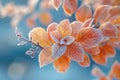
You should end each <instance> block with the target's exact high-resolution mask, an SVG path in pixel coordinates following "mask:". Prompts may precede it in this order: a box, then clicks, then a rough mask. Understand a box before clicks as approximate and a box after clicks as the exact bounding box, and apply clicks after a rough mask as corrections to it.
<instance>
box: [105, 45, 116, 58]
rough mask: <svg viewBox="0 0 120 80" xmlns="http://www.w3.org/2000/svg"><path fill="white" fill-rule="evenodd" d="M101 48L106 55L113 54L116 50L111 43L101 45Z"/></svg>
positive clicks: (110, 55) (111, 55)
mask: <svg viewBox="0 0 120 80" xmlns="http://www.w3.org/2000/svg"><path fill="white" fill-rule="evenodd" d="M103 48H104V50H105V52H106V54H107V56H109V57H113V56H115V54H116V50H115V49H114V48H113V47H112V46H111V45H109V44H106V45H104V46H103Z"/></svg>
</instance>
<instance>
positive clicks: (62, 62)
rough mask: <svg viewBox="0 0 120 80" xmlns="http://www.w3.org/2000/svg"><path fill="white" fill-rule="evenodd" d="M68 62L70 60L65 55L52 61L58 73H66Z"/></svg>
mask: <svg viewBox="0 0 120 80" xmlns="http://www.w3.org/2000/svg"><path fill="white" fill-rule="evenodd" d="M70 62H71V61H70V59H69V58H68V57H67V56H66V55H63V56H61V57H60V58H58V59H56V60H55V61H54V68H55V69H56V70H57V71H58V72H66V71H67V69H68V68H69V66H70Z"/></svg>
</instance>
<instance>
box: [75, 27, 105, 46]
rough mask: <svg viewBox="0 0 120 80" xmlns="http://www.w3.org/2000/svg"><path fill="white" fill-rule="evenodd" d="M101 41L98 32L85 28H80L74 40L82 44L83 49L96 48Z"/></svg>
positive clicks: (100, 35) (101, 37) (99, 32)
mask: <svg viewBox="0 0 120 80" xmlns="http://www.w3.org/2000/svg"><path fill="white" fill-rule="evenodd" d="M102 39H103V36H102V33H101V31H100V30H98V29H95V28H91V27H87V28H82V29H81V30H80V31H79V33H78V35H77V38H76V41H77V42H79V43H80V44H82V46H83V47H84V48H92V47H94V46H96V45H97V44H98V43H99V42H100V41H101V40H102Z"/></svg>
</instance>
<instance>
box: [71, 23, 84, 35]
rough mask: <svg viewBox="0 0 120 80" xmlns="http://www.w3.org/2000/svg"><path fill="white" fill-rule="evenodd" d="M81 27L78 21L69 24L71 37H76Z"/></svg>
mask: <svg viewBox="0 0 120 80" xmlns="http://www.w3.org/2000/svg"><path fill="white" fill-rule="evenodd" d="M81 25H82V22H80V21H74V22H72V23H71V24H70V26H71V27H72V34H71V35H72V36H73V37H76V36H77V34H78V33H79V31H80V29H81V28H82V27H81Z"/></svg>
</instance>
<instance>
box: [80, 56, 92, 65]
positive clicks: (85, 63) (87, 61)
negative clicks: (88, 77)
mask: <svg viewBox="0 0 120 80" xmlns="http://www.w3.org/2000/svg"><path fill="white" fill-rule="evenodd" d="M79 65H80V66H82V67H89V66H90V58H89V56H88V55H87V54H85V56H84V59H83V61H81V62H79Z"/></svg>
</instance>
